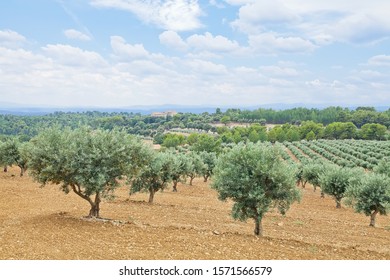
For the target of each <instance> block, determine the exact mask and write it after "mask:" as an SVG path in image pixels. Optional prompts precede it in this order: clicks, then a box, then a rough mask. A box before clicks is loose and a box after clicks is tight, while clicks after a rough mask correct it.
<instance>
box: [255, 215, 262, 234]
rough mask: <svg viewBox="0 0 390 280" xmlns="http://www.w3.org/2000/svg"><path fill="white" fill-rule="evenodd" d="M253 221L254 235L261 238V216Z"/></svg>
mask: <svg viewBox="0 0 390 280" xmlns="http://www.w3.org/2000/svg"><path fill="white" fill-rule="evenodd" d="M254 219H255V231H254V232H255V235H258V236H263V224H262V219H263V217H262V216H261V215H258V216H257V217H256V218H254Z"/></svg>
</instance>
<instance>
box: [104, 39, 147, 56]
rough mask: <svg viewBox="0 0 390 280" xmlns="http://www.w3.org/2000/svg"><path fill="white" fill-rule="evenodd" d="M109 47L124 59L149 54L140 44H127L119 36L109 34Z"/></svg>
mask: <svg viewBox="0 0 390 280" xmlns="http://www.w3.org/2000/svg"><path fill="white" fill-rule="evenodd" d="M111 48H112V50H113V51H114V54H115V55H116V56H118V57H119V58H124V59H139V58H145V57H147V56H148V55H149V52H148V51H147V50H145V48H144V46H143V45H142V44H135V45H131V44H128V43H126V41H125V39H124V38H122V37H120V36H111Z"/></svg>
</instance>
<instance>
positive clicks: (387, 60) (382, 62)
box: [368, 55, 390, 66]
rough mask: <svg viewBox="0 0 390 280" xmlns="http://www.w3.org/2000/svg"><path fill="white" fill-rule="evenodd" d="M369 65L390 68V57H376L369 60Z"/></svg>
mask: <svg viewBox="0 0 390 280" xmlns="http://www.w3.org/2000/svg"><path fill="white" fill-rule="evenodd" d="M368 64H369V65H373V66H390V55H376V56H373V57H371V58H370V59H369V60H368Z"/></svg>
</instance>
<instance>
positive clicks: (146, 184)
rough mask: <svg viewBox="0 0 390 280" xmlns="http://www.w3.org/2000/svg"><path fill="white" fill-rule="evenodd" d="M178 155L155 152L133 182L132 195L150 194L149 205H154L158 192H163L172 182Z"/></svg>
mask: <svg viewBox="0 0 390 280" xmlns="http://www.w3.org/2000/svg"><path fill="white" fill-rule="evenodd" d="M175 156H176V155H174V154H172V153H166V152H154V154H153V156H152V158H151V159H150V161H149V163H148V164H147V165H145V166H144V167H143V168H142V169H141V170H140V172H139V174H138V175H137V176H135V178H134V179H133V180H132V181H131V190H130V194H132V193H136V192H149V203H153V199H154V195H155V193H156V192H157V191H159V190H163V189H165V188H166V187H167V186H168V183H169V182H171V181H172V167H173V163H174V157H175Z"/></svg>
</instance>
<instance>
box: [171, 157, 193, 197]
mask: <svg viewBox="0 0 390 280" xmlns="http://www.w3.org/2000/svg"><path fill="white" fill-rule="evenodd" d="M166 154H167V157H170V162H171V168H170V170H171V179H172V182H173V191H174V192H177V184H178V183H179V182H181V181H185V178H184V177H185V176H186V175H187V172H188V170H189V169H190V162H189V160H188V158H187V156H186V155H185V154H184V153H182V152H177V151H175V150H168V151H166Z"/></svg>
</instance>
